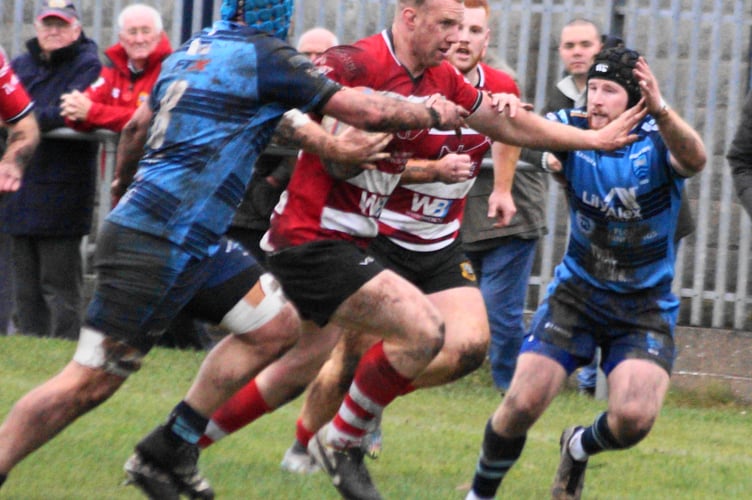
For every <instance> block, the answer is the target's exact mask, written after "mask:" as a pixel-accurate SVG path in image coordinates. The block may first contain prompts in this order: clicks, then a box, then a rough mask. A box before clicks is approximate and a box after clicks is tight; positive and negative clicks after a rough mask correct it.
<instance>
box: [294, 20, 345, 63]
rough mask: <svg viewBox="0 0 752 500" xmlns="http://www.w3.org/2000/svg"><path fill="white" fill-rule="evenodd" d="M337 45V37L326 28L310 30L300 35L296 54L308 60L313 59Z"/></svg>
mask: <svg viewBox="0 0 752 500" xmlns="http://www.w3.org/2000/svg"><path fill="white" fill-rule="evenodd" d="M335 45H339V41H338V40H337V36H336V35H335V34H334V33H332V32H331V31H329V30H328V29H326V28H319V27H317V28H311V29H309V30H308V31H306V32H304V33H303V34H302V35H300V38H299V39H298V47H297V49H298V52H300V53H301V54H303V55H305V56H306V57H308V58H310V59H315V58H317V57H318V56H320V55H321V54H323V53H324V51H326V50H327V49H329V48H331V47H334V46H335Z"/></svg>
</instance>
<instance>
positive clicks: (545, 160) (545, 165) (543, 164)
mask: <svg viewBox="0 0 752 500" xmlns="http://www.w3.org/2000/svg"><path fill="white" fill-rule="evenodd" d="M550 154H551V153H549V152H548V151H544V152H543V155H541V164H540V168H541V170H543V171H544V172H546V173H549V174H552V173H554V171H553V170H551V169H550V168H549V167H548V155H550Z"/></svg>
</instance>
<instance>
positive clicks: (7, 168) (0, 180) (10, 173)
mask: <svg viewBox="0 0 752 500" xmlns="http://www.w3.org/2000/svg"><path fill="white" fill-rule="evenodd" d="M0 87H2V88H3V89H4V92H2V93H0V193H7V192H9V191H14V190H17V189H18V188H19V185H20V180H21V173H22V169H23V168H24V167H25V166H26V163H27V162H28V160H29V158H31V155H32V153H33V150H34V148H35V147H36V146H37V143H38V142H39V129H38V127H37V123H36V119H35V118H34V113H33V112H32V109H33V107H34V105H33V103H32V102H31V98H30V97H29V95H28V94H27V93H26V89H24V87H23V85H21V83H20V82H19V81H18V77H17V76H16V74H15V73H14V72H13V69H12V68H11V67H10V62H9V61H8V58H7V57H6V55H5V51H4V50H3V49H2V47H0ZM8 130H10V131H11V134H10V137H9V134H8ZM3 199H4V195H2V196H1V197H0V202H2V200H3ZM11 246H12V239H11V237H10V236H9V235H7V234H4V233H0V335H3V334H7V333H11V331H12V328H13V327H12V324H11V311H12V307H13V297H12V295H13V294H12V289H13V271H12V267H13V266H12V265H11V262H12V259H11Z"/></svg>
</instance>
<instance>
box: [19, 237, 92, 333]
mask: <svg viewBox="0 0 752 500" xmlns="http://www.w3.org/2000/svg"><path fill="white" fill-rule="evenodd" d="M12 239H13V251H12V253H13V280H14V294H13V305H14V310H15V320H16V328H17V330H18V331H19V333H23V334H30V335H37V336H40V337H59V338H66V339H71V340H76V339H78V334H79V330H80V329H81V316H82V313H81V297H82V293H83V292H82V290H83V268H82V262H81V240H82V238H81V237H80V236H70V237H68V236H66V237H37V236H13V237H12Z"/></svg>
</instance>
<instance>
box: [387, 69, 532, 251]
mask: <svg viewBox="0 0 752 500" xmlns="http://www.w3.org/2000/svg"><path fill="white" fill-rule="evenodd" d="M477 71H478V76H479V80H478V85H477V88H479V89H481V90H486V91H489V92H492V93H494V94H496V93H501V92H504V93H510V94H515V95H516V96H517V97H519V95H520V91H519V88H518V87H517V84H516V83H515V82H514V79H513V78H512V77H511V76H509V75H508V74H506V73H504V72H502V71H499V70H496V69H494V68H491V67H490V66H487V65H485V64H483V63H481V64H479V65H478V66H477ZM420 143H421V144H420V147H419V148H418V149H419V150H420V151H421V155H420V156H418V155H417V154H416V155H415V156H416V157H420V158H424V159H429V160H433V159H439V158H441V157H443V156H445V155H447V154H449V153H458V154H462V153H464V154H468V155H470V159H471V161H472V163H473V167H472V172H471V174H470V175H471V176H470V178H469V179H467V180H466V181H463V182H457V183H452V184H445V183H443V182H430V183H421V184H401V185H399V186H397V188H396V189H395V190H394V192H393V193H392V195H391V196H390V197H389V200H388V201H387V203H386V206H385V207H384V209H383V210H382V212H381V216H380V217H379V231H380V232H381V233H382V234H383V235H385V236H387V237H388V238H389V239H391V240H392V241H393V242H394V243H395V244H397V245H400V246H402V247H404V248H407V249H409V250H413V251H418V252H432V251H435V250H439V249H441V248H444V247H446V246H448V245H450V244H451V243H452V242H453V241H454V240H456V239H457V237H458V235H459V231H460V223H461V222H462V215H463V214H464V211H465V201H466V197H467V193H468V192H469V191H470V188H472V187H473V184H474V183H475V178H476V177H477V176H478V172H479V171H480V164H481V162H482V161H483V157H484V156H485V155H486V153H487V152H488V149H489V148H490V147H491V140H490V139H489V138H488V137H486V136H485V135H483V134H481V133H479V132H476V131H475V130H473V129H470V128H463V129H462V136H461V137H457V136H456V134H455V133H454V132H443V131H440V130H430V131H429V132H428V133H427V134H426V135H425V136H424V137H422V138H421V140H420Z"/></svg>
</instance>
